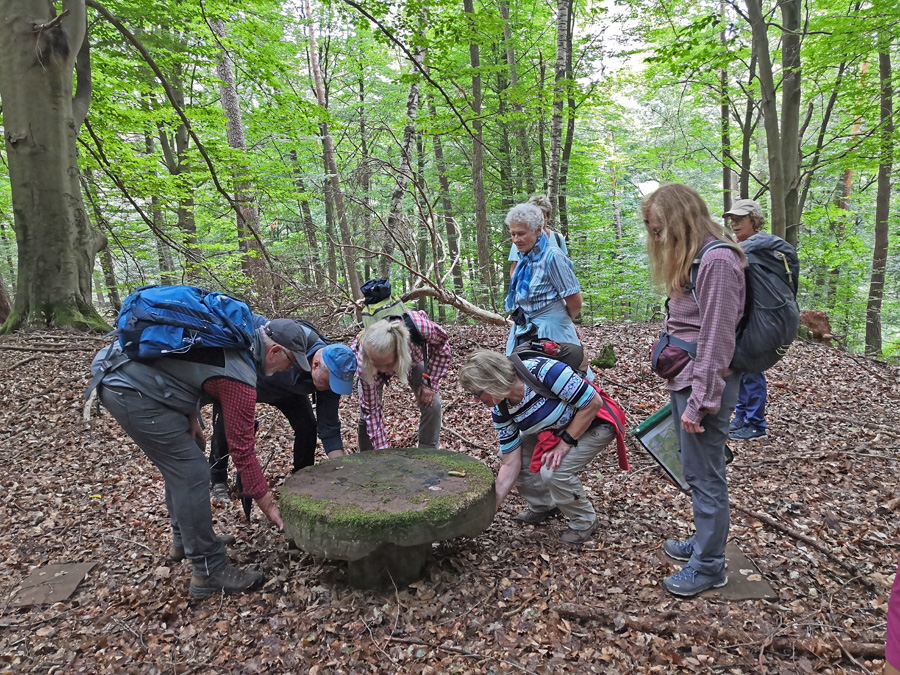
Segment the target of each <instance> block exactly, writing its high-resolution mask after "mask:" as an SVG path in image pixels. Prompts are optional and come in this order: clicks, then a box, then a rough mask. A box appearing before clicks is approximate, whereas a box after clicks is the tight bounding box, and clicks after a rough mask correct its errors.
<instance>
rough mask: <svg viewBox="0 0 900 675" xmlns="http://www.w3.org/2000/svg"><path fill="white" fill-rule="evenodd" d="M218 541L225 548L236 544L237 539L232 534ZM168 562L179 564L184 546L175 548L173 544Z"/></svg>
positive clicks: (225, 535) (223, 536)
mask: <svg viewBox="0 0 900 675" xmlns="http://www.w3.org/2000/svg"><path fill="white" fill-rule="evenodd" d="M219 541H221V542H222V543H223V544H225V545H226V546H231V545H232V544H234V543H236V542H237V539H236V538H235V537H234V535H233V534H223V535H222V536H221V537H219ZM169 560H171V561H172V562H181V561H182V560H184V546H176V545H175V544H172V545H171V546H169Z"/></svg>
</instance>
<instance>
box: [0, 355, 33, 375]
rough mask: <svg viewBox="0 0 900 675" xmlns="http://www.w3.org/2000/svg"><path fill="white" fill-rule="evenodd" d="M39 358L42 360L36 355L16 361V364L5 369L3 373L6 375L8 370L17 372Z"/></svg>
mask: <svg viewBox="0 0 900 675" xmlns="http://www.w3.org/2000/svg"><path fill="white" fill-rule="evenodd" d="M37 358H40V357H39V356H38V355H37V354H34V355H33V356H28V357H26V358H24V359H22V360H21V361H16V362H15V363H14V364H12V365H11V366H9V367H8V368H4V369H3V372H4V373H5V372H6V371H7V370H15V369H16V368H18V367H19V366H24V365H25V364H26V363H28V362H29V361H34V360H35V359H37Z"/></svg>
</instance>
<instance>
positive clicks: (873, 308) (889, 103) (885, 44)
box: [866, 32, 894, 356]
mask: <svg viewBox="0 0 900 675" xmlns="http://www.w3.org/2000/svg"><path fill="white" fill-rule="evenodd" d="M888 35H889V33H887V32H885V33H884V36H883V37H882V39H881V44H880V45H879V47H880V51H881V53H880V54H878V76H879V79H880V80H881V160H880V164H879V166H878V192H877V196H876V197H875V248H874V251H873V254H872V279H871V281H870V283H869V298H868V301H867V303H866V354H869V355H870V356H881V300H882V298H883V296H884V271H885V265H886V263H887V253H888V225H889V222H888V221H889V217H890V209H891V170H892V168H893V161H892V158H893V155H894V122H893V114H894V92H893V87H892V86H891V77H892V75H891V53H890V47H891V44H890V38H889V37H887V36H888Z"/></svg>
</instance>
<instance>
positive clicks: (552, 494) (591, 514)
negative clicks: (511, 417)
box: [516, 424, 616, 530]
mask: <svg viewBox="0 0 900 675" xmlns="http://www.w3.org/2000/svg"><path fill="white" fill-rule="evenodd" d="M615 437H616V435H615V433H614V432H613V430H612V427H610V426H609V425H608V424H598V425H597V426H595V427H594V428H593V429H588V430H587V431H585V432H584V434H583V435H582V436H581V438H579V439H578V445H576V446H575V447H574V448H572V449H571V450H569V452H567V453H566V456H565V457H563V460H562V462H560V464H559V467H558V468H557V469H556V471H551V470H550V469H548V468H547V467H541V471H540V473H531V469H530V468H529V467H530V466H531V458H532V456H533V455H534V448H535V446H536V445H537V436H533V435H526V434H522V437H521V438H522V469H521V471H519V476H518V478H516V490H517V491H518V493H519V495H520V496H521V497H522V498H523V499H524V500H525V501H527V502H528V506H529V507H530V508H531V510H532V511H535V512H538V513H540V512H542V511H549V510H550V509H552V508H553V507H554V506H558V507H559V510H560V511H562V513H563V515H564V516H565V517H566V518H568V520H569V527H570V528H572V529H573V530H586V529H588V528H589V527H590V526H591V525H593V524H594V520H596V519H597V514H596V512H595V511H594V506H593V504H591V500H590V499H588V498H587V496H586V495H585V494H584V486H582V484H581V479H580V478H579V477H578V475H579V474H580V473H581V472H582V471H584V468H585V467H586V466H587V465H588V463H589V462H590V461H591V460H592V459H594V457H596V456H597V455H598V454H600V451H601V450H603V448H605V447H606V446H607V445H609V442H610V441H611V440H613V439H614V438H615Z"/></svg>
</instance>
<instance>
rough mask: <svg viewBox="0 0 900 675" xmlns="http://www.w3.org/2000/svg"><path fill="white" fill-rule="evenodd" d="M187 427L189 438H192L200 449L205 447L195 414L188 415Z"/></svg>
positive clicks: (201, 429)
mask: <svg viewBox="0 0 900 675" xmlns="http://www.w3.org/2000/svg"><path fill="white" fill-rule="evenodd" d="M188 425H189V426H190V430H189V432H188V433H190V435H191V436H193V437H194V440H195V441H196V442H197V445H199V446H200V448H201V449H203V448H205V447H206V436H204V435H203V428H202V427H201V426H200V420H198V419H197V412H196V411H193V412H191V414H190V415H188Z"/></svg>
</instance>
